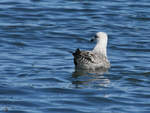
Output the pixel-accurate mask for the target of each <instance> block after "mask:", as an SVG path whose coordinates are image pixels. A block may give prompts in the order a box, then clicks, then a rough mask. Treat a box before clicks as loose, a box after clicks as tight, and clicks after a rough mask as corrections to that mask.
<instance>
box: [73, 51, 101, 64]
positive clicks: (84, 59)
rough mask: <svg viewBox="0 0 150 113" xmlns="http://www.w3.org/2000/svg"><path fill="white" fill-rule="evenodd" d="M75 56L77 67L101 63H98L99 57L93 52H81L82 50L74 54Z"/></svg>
mask: <svg viewBox="0 0 150 113" xmlns="http://www.w3.org/2000/svg"><path fill="white" fill-rule="evenodd" d="M73 56H74V63H75V65H77V64H78V63H81V64H82V63H86V64H88V63H94V64H98V63H100V61H98V59H99V58H98V56H97V55H96V54H94V53H93V52H92V51H80V49H77V50H76V51H75V53H73Z"/></svg>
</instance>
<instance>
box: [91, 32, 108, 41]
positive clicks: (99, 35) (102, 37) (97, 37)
mask: <svg viewBox="0 0 150 113" xmlns="http://www.w3.org/2000/svg"><path fill="white" fill-rule="evenodd" d="M107 38H108V36H107V34H106V33H105V32H98V33H96V35H95V36H94V37H93V38H92V39H91V42H93V41H95V40H96V41H97V42H99V41H106V42H107Z"/></svg>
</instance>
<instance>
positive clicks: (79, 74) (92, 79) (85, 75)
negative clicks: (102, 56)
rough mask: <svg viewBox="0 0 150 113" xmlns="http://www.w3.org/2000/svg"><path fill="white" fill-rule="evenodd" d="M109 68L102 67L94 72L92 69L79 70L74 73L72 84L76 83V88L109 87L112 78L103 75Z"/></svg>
mask: <svg viewBox="0 0 150 113" xmlns="http://www.w3.org/2000/svg"><path fill="white" fill-rule="evenodd" d="M107 70H108V69H104V68H101V69H99V70H96V72H94V73H93V71H92V72H91V71H90V70H78V69H76V70H75V72H73V73H72V78H73V80H72V84H73V85H75V87H76V88H83V87H97V88H102V87H108V86H109V84H110V80H109V79H108V78H106V77H105V76H103V74H104V73H105V72H107Z"/></svg>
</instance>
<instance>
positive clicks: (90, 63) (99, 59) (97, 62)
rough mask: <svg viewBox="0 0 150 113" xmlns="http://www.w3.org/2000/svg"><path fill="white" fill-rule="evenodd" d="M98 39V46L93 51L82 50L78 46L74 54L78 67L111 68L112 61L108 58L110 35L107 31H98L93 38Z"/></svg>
mask: <svg viewBox="0 0 150 113" xmlns="http://www.w3.org/2000/svg"><path fill="white" fill-rule="evenodd" d="M94 40H96V42H97V43H96V46H95V47H94V49H93V50H92V51H80V49H79V48H78V49H77V50H76V51H75V53H73V56H74V64H75V67H76V68H78V69H97V68H109V67H110V62H109V60H108V59H107V40H108V36H107V34H106V33H105V32H98V33H96V35H95V37H94V38H92V39H91V41H92V42H93V41H94Z"/></svg>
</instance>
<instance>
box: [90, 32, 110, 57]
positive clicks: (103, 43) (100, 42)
mask: <svg viewBox="0 0 150 113" xmlns="http://www.w3.org/2000/svg"><path fill="white" fill-rule="evenodd" d="M94 40H96V41H97V45H96V46H95V48H94V51H97V52H98V51H99V52H100V53H102V54H104V55H105V56H107V55H106V48H107V40H108V36H107V34H106V33H105V32H98V33H96V35H95V37H94V39H92V40H91V41H94Z"/></svg>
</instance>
